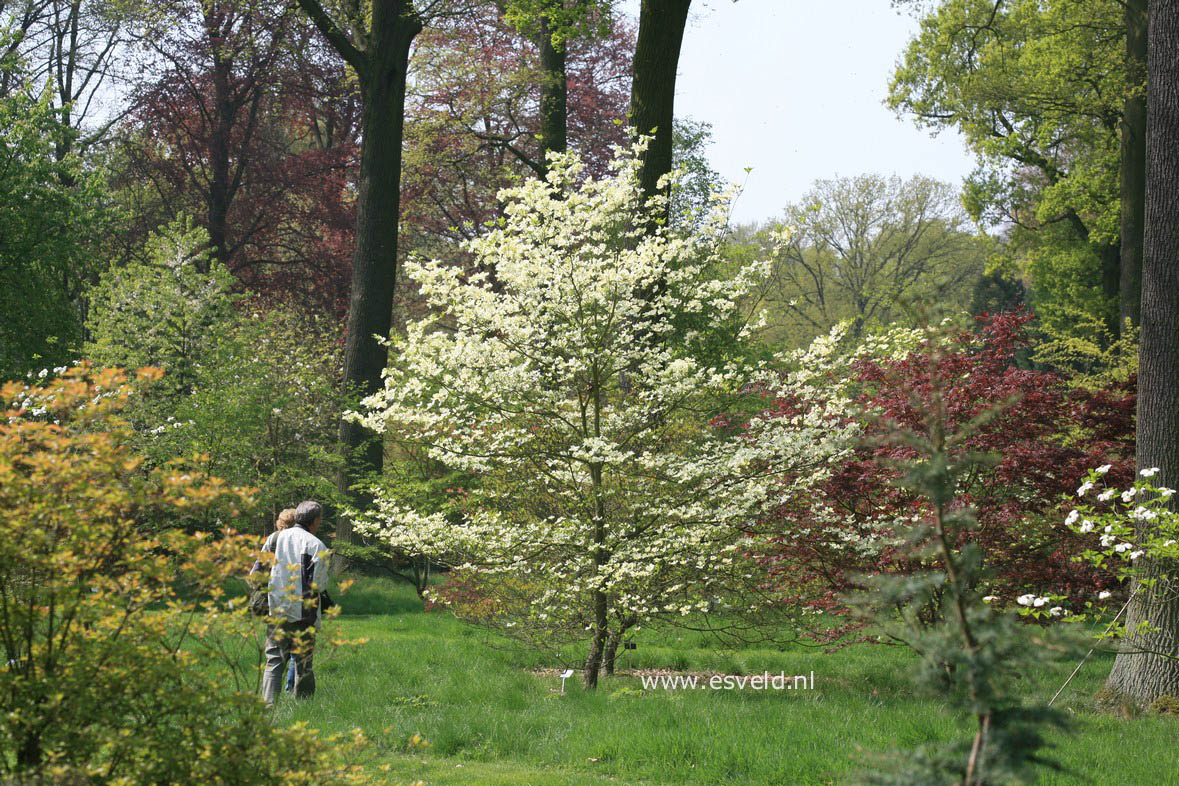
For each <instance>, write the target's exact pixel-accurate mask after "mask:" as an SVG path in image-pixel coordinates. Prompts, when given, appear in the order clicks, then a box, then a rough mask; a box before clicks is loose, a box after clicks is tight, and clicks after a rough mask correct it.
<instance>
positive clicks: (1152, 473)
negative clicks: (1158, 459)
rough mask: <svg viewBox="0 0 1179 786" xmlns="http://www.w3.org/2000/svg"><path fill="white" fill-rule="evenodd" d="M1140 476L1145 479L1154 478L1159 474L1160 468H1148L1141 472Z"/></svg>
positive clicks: (1139, 472)
mask: <svg viewBox="0 0 1179 786" xmlns="http://www.w3.org/2000/svg"><path fill="white" fill-rule="evenodd" d="M1138 474H1139V475H1141V476H1142V477H1144V478H1153V477H1154V476H1155V475H1157V474H1159V468H1158V467H1146V468H1145V469H1141V470H1139V471H1138Z"/></svg>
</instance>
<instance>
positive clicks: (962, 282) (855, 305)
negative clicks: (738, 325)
mask: <svg viewBox="0 0 1179 786" xmlns="http://www.w3.org/2000/svg"><path fill="white" fill-rule="evenodd" d="M972 229H973V228H972V227H971V225H970V222H969V221H968V220H967V217H966V215H965V213H964V211H963V210H962V208H961V206H960V204H959V201H958V193H957V190H956V189H954V188H953V187H952V186H949V185H947V184H945V183H940V182H938V181H936V180H931V179H929V178H926V177H920V176H917V177H914V178H912V179H911V180H908V181H903V182H902V181H901V180H900V179H899V178H897V177H895V176H893V177H891V178H884V177H880V176H877V175H861V176H859V177H854V178H838V179H835V180H820V181H818V182H817V183H816V184H815V185H814V187H813V188H812V189H811V190H810V191H809V192H808V193H807V194H806V195H805V196H804V197H803V199H802V201H800V202H799V203H798V204H796V205H792V206H790V207H788V208H787V209H786V216H785V218H784V219H783V221H782V223H781V224H780V225H779V227H777V228H776V229H771V230H770V231H769V232H768V233H766V237H764V238H763V243H768V242H770V238H771V237H773V236H774V235H775V234H783V233H784V234H785V235H786V242H785V243H783V244H781V245H780V247H779V251H778V253H777V254H776V255H775V257H774V268H773V274H772V277H771V279H770V282H769V285H768V286H767V287H766V289H765V290H764V296H765V297H766V298H767V301H768V304H769V306H770V308H771V313H772V317H771V319H772V323H771V324H772V332H771V334H770V335H771V337H772V338H774V340H777V341H785V342H787V343H790V344H793V345H803V344H807V343H809V342H810V340H811V339H812V338H813V337H814V336H816V335H820V334H824V333H826V332H828V331H829V330H830V329H831V328H832V327H834V326H835V325H836V324H838V323H839V322H842V321H844V320H847V321H850V322H851V335H852V337H853V338H858V337H859V336H860V335H861V334H862V333H863V331H864V330H866V329H870V328H880V327H884V326H887V325H889V324H892V323H893V322H895V321H898V320H903V319H904V314H905V309H906V306H907V305H909V306H911V305H912V304H914V303H915V302H917V301H920V300H929V301H936V302H940V303H944V304H946V305H947V306H949V307H953V308H956V309H958V310H965V309H966V308H967V306H969V304H970V301H971V297H972V296H973V293H974V288H975V286H976V284H977V283H978V281H979V279H980V277H981V276H982V273H983V264H984V261H985V259H986V257H987V254H988V253H989V251H990V248H991V245H992V243H991V242H990V240H989V239H988V238H986V237H980V236H978V235H977V234H975V233H974V232H973V231H972Z"/></svg>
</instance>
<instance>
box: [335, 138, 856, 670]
mask: <svg viewBox="0 0 1179 786" xmlns="http://www.w3.org/2000/svg"><path fill="white" fill-rule="evenodd" d="M641 154H642V147H641V146H640V147H639V148H637V149H635V150H629V151H626V150H621V151H619V152H618V154H617V156H616V159H615V161H614V163H613V166H612V171H611V173H610V174H609V175H608V176H606V177H603V178H600V179H594V178H585V177H583V175H584V172H583V168H582V164H581V162H580V161H579V160H578V159H577V157H576V156H574V155H561V156H556V157H555V158H554V159H553V162H552V165H551V168H550V171H549V174H548V176H547V178H546V179H545V180H537V181H531V182H528V183H525V184H523V185H521V186H519V187H517V188H513V189H508V190H505V191H504V192H501V195H500V196H501V198H502V199H504V200H505V209H504V218H503V219H501V221H500V222H499V223H498V225H496V226H494V227H493V228H491V230H490V231H489V232H488V233H487V234H485V235H484V236H482V237H480V238H477V239H475V240H473V241H471V242H470V243H468V244H467V250H468V251H469V252H470V253H471V255H472V256H473V258H474V259H475V261H476V265H475V269H476V270H480V271H482V272H479V273H476V274H473V275H468V274H466V273H464V272H462V271H460V270H457V269H455V268H453V267H447V266H445V265H443V264H442V263H440V262H421V261H410V262H408V263H407V264H406V273H407V274H408V275H409V276H410V277H411V278H412V279H413V280H414V281H415V282H416V283H417V284H418V285H419V287H420V289H421V292H422V295H423V297H424V299H425V300H426V302H427V304H428V306H429V309H430V314H429V316H428V317H427V318H425V319H422V320H419V321H416V322H413V323H411V324H409V325H408V327H407V330H406V335H405V336H404V338H403V339H402V340H400V341H398V342H397V347H396V349H395V351H394V352H393V353H392V357H394V358H396V360H395V361H394V364H393V365H392V366H391V368H389V369H388V371H387V372H386V379H385V385H384V389H383V390H382V391H380V392H379V393H377V394H375V395H373V396H372V397H370V398H369V399H367V400H366V401H365V402H364V404H365V406H364V411H363V412H361V413H352V415H351V416H352V417H354V418H356V419H357V420H358V421H359V422H361V423H363V424H364V425H365V426H367V427H369V428H371V429H373V430H375V431H377V432H380V433H382V434H385V435H387V436H389V437H392V438H394V439H396V440H397V441H398V442H400V443H401V444H409V445H415V446H418V447H419V448H421V449H424V450H426V451H427V452H428V454H429V456H430V457H431V458H432V459H433V460H436V461H438V462H440V463H441V464H443V465H444V466H445V467H447V468H449V469H451V470H457V471H460V472H462V473H466V474H467V475H468V476H469V477H470V478H472V479H473V480H472V482H471V483H469V484H467V485H466V486H465V487H463V488H461V489H455V490H454V494H455V498H456V499H457V500H459V502H458V503H456V505H455V506H449V507H448V509H447V510H440V509H433V510H431V509H422V508H421V507H415V506H412V505H408V504H406V503H405V502H404V501H398V500H397V499H395V498H394V497H393V496H392V495H388V494H382V493H380V492H378V493H377V495H376V502H375V505H374V508H373V509H372V510H370V511H368V512H366V513H365V512H362V513H360V514H358V519H359V520H358V521H357V524H356V528H357V530H358V531H360V532H362V533H364V534H366V535H368V536H370V537H374V538H378V539H380V540H382V541H383V542H385V543H387V544H389V545H390V546H394V547H397V548H403V549H405V550H407V551H411V552H416V553H421V554H428V555H431V556H433V557H434V558H436V559H439V560H441V561H444V562H448V563H449V564H451V565H454V566H455V567H460V568H462V569H463V574H464V575H468V576H469V575H471V574H472V573H474V574H475V575H478V576H479V577H481V578H482V579H483V580H484V581H485V585H486V586H495V585H496V584H497V583H498V584H499V586H501V587H503V588H504V593H505V595H510V596H511V598H512V606H513V608H514V609H515V612H516V618H515V619H514V620H512V621H511V622H508V623H505V626H507V625H514V626H515V628H516V629H517V630H529V631H533V632H537V631H539V632H540V634H541V635H543V637H544V638H545V640H546V641H548V642H550V643H553V642H556V641H560V640H564V641H570V640H577V639H581V640H584V639H585V638H589V639H590V647H589V656H588V658H587V659H586V661H585V672H584V678H585V682H586V684H587V686H589V687H593V686H594V685H596V681H597V675H598V671H599V668H600V667H601V666H602V665H603V659H604V656H605V650H606V649H607V648H608V646H609V642H608V638H609V639H612V641H613V643H615V644H616V643H617V637H618V635H619V634H620V632H622V631H625V630H626V629H627V628H629V627H634V626H638V625H642V624H644V623H647V622H650V621H652V620H660V619H664V620H681V621H682V620H686V619H694V618H696V617H698V616H699V615H701V614H704V613H707V612H709V611H713V610H722V611H724V612H725V614H726V617H727V618H730V619H731V618H734V617H736V616H739V613H740V612H750V611H756V610H757V609H759V608H761V607H763V606H765V605H767V604H768V602H769V601H770V600H771V598H770V597H769V596H770V594H771V593H769V592H768V591H767V590H766V589H765V582H764V575H763V573H762V571H763V568H762V567H760V566H759V563H758V561H757V560H756V559H755V558H754V555H755V554H756V553H757V552H758V550H759V548H761V545H762V544H761V538H760V536H759V535H758V534H757V533H756V527H757V522H758V521H759V520H760V519H761V518H763V517H764V515H765V514H766V513H767V512H768V511H770V510H772V509H774V508H776V507H778V506H780V505H781V504H783V503H784V501H786V500H787V499H789V498H791V497H792V496H796V495H800V494H804V493H805V492H806V491H807V489H809V488H811V487H813V485H814V484H815V483H817V482H819V481H820V480H821V479H822V478H824V477H825V476H826V475H827V474H828V471H829V470H828V468H829V467H830V466H831V465H832V463H833V462H835V461H837V460H838V459H839V458H840V457H841V456H843V455H845V451H846V450H847V446H848V444H849V437H850V436H851V432H852V430H853V427H852V426H848V425H845V424H846V423H847V421H848V418H847V417H846V413H845V412H844V407H845V406H846V402H845V401H843V400H841V399H839V398H837V397H836V398H832V397H830V396H826V397H824V396H820V395H818V393H819V391H818V390H817V389H816V390H810V386H811V385H812V384H818V381H817V380H816V381H814V382H811V381H808V379H809V378H808V376H806V374H805V372H809V371H810V369H806V370H804V373H798V374H795V375H785V376H784V375H783V374H780V373H778V372H777V371H775V370H774V369H773V367H772V366H771V365H770V364H768V363H766V362H764V361H756V362H755V361H752V360H750V359H749V358H748V357H747V356H745V355H743V354H742V353H741V351H740V347H741V342H742V341H743V340H744V339H745V338H746V337H748V336H749V334H750V330H751V329H752V324H751V322H752V319H751V318H750V317H751V315H750V314H748V313H747V307H746V306H743V303H746V302H747V299H746V298H745V297H744V296H745V295H746V293H748V292H749V291H750V290H751V289H752V288H753V286H754V285H755V284H756V282H758V281H759V280H760V279H761V278H762V277H763V276H764V275H765V274H766V272H767V266H766V265H765V264H764V263H754V264H751V265H748V266H746V267H744V268H742V269H739V270H736V271H729V272H727V273H726V274H725V275H723V276H722V275H718V271H720V270H722V269H724V263H723V260H722V258H721V256H720V254H719V251H720V240H721V238H722V236H723V232H724V225H725V215H724V210H723V208H724V203H723V200H722V199H717V200H716V204H717V207H718V209H717V210H715V211H714V212H713V213H712V214H711V215H709V216H708V217H707V218H706V219H705V220H704V221H702V222H701V223H700V229H699V230H698V231H697V232H695V233H694V234H691V235H689V234H686V233H683V232H678V231H673V230H671V229H668V228H666V227H661V228H659V229H657V230H655V231H654V232H650V231H649V228H650V226H651V221H650V215H651V213H650V212H649V211H651V210H658V208H659V207H660V205H659V203H658V202H656V201H653V202H648V203H644V200H643V195H642V192H641V189H640V187H639V180H638V171H639V160H640V156H641ZM828 351H834V347H831V348H830V349H829V350H828ZM786 390H789V393H788V395H790V396H792V397H795V398H799V399H810V400H813V401H816V402H820V403H817V404H816V405H815V406H812V407H807V408H805V409H802V410H799V411H796V412H793V413H790V414H789V415H784V416H780V417H766V416H754V417H749V416H748V415H740V416H737V417H720V416H722V415H730V416H731V415H732V413H734V412H760V411H763V410H765V405H766V401H767V399H768V400H771V401H772V400H773V399H774V398H775V397H776V396H779V395H787V394H786V393H784V392H783V391H786ZM786 477H788V478H789V479H790V482H789V483H779V482H775V481H776V480H778V479H781V478H786Z"/></svg>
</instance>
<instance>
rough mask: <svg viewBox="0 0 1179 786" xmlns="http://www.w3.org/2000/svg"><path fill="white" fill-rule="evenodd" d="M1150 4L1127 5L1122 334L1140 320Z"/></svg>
mask: <svg viewBox="0 0 1179 786" xmlns="http://www.w3.org/2000/svg"><path fill="white" fill-rule="evenodd" d="M1148 13H1149V10H1148V8H1147V0H1127V2H1126V6H1125V15H1126V82H1127V84H1126V87H1127V93H1126V102H1125V105H1124V107H1123V109H1122V128H1121V131H1122V138H1121V182H1120V185H1119V191H1120V198H1121V216H1120V225H1121V226H1120V232H1119V234H1120V235H1121V244H1122V245H1121V254H1120V257H1121V259H1120V262H1121V265H1120V266H1121V270H1120V281H1119V286H1118V291H1119V309H1118V329H1119V332H1120V330H1121V328H1122V326H1124V325H1125V324H1126V320H1129V321H1130V323H1131V324H1133V325H1138V324H1139V323H1140V322H1141V319H1142V243H1143V223H1144V221H1145V210H1146V32H1147V31H1146V28H1147V21H1148V20H1147V16H1148Z"/></svg>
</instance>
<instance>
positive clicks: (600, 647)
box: [582, 377, 610, 690]
mask: <svg viewBox="0 0 1179 786" xmlns="http://www.w3.org/2000/svg"><path fill="white" fill-rule="evenodd" d="M596 382H597V379H596V377H595V383H596ZM595 387H596V385H595ZM594 426H595V428H594V435H595V436H601V410H600V407H599V406H595V408H594ZM590 477H591V478H592V482H593V487H594V542H593V555H592V557H593V567H594V578H595V580H596V579H599V578H601V575H602V569H603V567H604V566H605V565H606V563H607V562H608V561H609V559H610V554H609V553H608V552H607V550H606V507H605V503H604V501H603V499H602V465H601V464H591V465H590ZM592 606H593V608H592V609H591V612H592V613H593V620H594V621H593V637H592V639H591V640H590V650H589V655H587V656H586V659H585V669H584V670H583V672H582V682H583V683H584V685H585V688H586V690H594V689H596V688H597V687H598V671H599V670H600V669H601V668H602V658H603V656H604V655H605V649H606V636H607V635H608V633H609V631H608V629H607V625H608V614H609V611H610V609H609V599H608V598H607V596H606V591H605V590H604V589H602V587H601V586H597V585H595V587H594V590H593V592H592Z"/></svg>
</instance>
